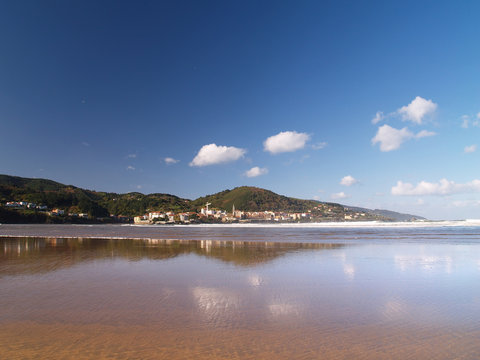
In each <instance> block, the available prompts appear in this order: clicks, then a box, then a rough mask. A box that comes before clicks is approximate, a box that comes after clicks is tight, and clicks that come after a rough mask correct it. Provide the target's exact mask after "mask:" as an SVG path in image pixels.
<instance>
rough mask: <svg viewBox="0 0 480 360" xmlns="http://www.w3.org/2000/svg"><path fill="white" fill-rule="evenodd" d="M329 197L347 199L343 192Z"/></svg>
mask: <svg viewBox="0 0 480 360" xmlns="http://www.w3.org/2000/svg"><path fill="white" fill-rule="evenodd" d="M330 197H331V198H332V199H346V198H347V197H348V195H347V194H345V193H344V192H343V191H342V192H339V193H335V194H332V195H330Z"/></svg>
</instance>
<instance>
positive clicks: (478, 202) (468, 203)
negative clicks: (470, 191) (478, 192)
mask: <svg viewBox="0 0 480 360" xmlns="http://www.w3.org/2000/svg"><path fill="white" fill-rule="evenodd" d="M452 205H453V206H455V207H467V206H480V200H457V201H454V202H453V203H452Z"/></svg>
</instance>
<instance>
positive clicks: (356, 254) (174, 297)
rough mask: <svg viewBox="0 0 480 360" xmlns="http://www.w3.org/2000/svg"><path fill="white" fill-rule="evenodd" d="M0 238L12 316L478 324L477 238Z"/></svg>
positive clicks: (5, 299)
mask: <svg viewBox="0 0 480 360" xmlns="http://www.w3.org/2000/svg"><path fill="white" fill-rule="evenodd" d="M2 241H3V244H2V248H3V254H2V257H1V261H0V270H1V271H0V274H2V275H0V276H1V277H0V279H2V282H0V293H2V294H5V295H3V296H2V298H1V299H0V308H2V309H4V311H6V312H9V311H10V312H12V313H15V317H17V318H18V317H19V318H22V317H23V318H24V319H29V320H32V319H35V317H39V318H41V319H43V320H45V319H52V320H54V319H55V320H57V321H61V320H62V319H66V318H68V319H71V318H72V317H75V314H76V313H78V314H81V315H78V316H81V317H82V319H88V318H89V317H91V318H92V319H93V318H97V319H98V318H100V319H103V318H105V319H107V318H108V319H110V318H112V317H113V318H116V317H119V318H122V317H125V316H128V314H129V313H130V312H132V314H137V315H135V316H138V314H144V321H147V322H148V321H153V319H169V321H170V322H169V323H178V324H183V325H182V326H184V325H185V324H188V323H189V322H191V323H193V324H196V323H201V324H203V325H202V326H207V327H219V326H226V325H228V326H233V325H235V324H262V323H264V322H273V323H275V322H282V323H283V322H285V321H288V322H295V321H297V322H301V323H302V324H309V325H310V326H319V325H320V324H349V326H353V325H355V324H359V325H360V324H368V323H371V324H375V323H378V322H380V323H383V322H385V323H393V324H396V323H398V324H420V323H421V324H440V325H441V324H444V325H445V324H448V325H452V324H464V323H469V324H472V323H478V322H479V321H480V302H479V298H480V287H479V286H478V284H479V280H480V259H479V256H480V245H474V244H470V245H465V244H464V245H455V244H416V243H410V244H408V243H400V244H392V243H388V244H385V245H382V244H364V245H355V246H326V245H325V244H324V245H322V246H313V245H309V246H302V245H301V244H296V245H295V246H291V245H288V244H283V245H278V244H275V243H272V242H268V243H254V244H252V243H248V242H238V243H232V242H228V241H223V242H220V241H202V242H186V243H179V242H176V241H169V242H168V243H167V242H162V241H158V240H155V241H150V242H135V241H132V242H130V243H128V242H126V241H123V240H122V241H103V242H95V241H92V240H83V241H74V240H72V239H68V240H65V239H54V240H48V241H43V242H41V241H18V242H15V241H9V242H8V241H5V240H2ZM52 294H53V295H56V296H52ZM93 294H94V296H93ZM35 299H41V301H35ZM60 301H61V302H62V303H61V304H59V303H57V302H60ZM65 304H68V307H67V306H65ZM190 306H193V307H194V308H195V309H196V311H195V312H193V313H192V312H191V311H189V310H188V309H190ZM33 309H34V310H33ZM52 309H55V311H53V310H52ZM62 309H64V310H65V311H67V309H68V311H70V314H69V315H68V316H67V315H66V314H67V313H66V312H65V313H62V311H61V310H62ZM72 309H74V311H73V312H72ZM182 309H183V310H182ZM98 314H102V315H101V316H100V315H98ZM196 316H197V317H196ZM133 317H134V316H133V315H131V317H130V318H133ZM7 318H8V317H7Z"/></svg>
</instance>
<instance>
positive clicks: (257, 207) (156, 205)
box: [0, 175, 424, 221]
mask: <svg viewBox="0 0 480 360" xmlns="http://www.w3.org/2000/svg"><path fill="white" fill-rule="evenodd" d="M8 201H27V202H32V203H36V204H43V205H46V206H48V207H49V208H62V209H65V210H66V211H68V212H73V213H75V212H76V213H88V214H89V215H91V216H92V217H107V216H109V215H116V216H119V215H123V216H135V215H141V214H144V213H146V212H149V211H174V212H187V211H192V212H198V211H199V210H200V209H201V208H202V207H203V206H204V205H205V204H206V203H210V204H211V207H213V208H217V209H220V210H224V211H231V210H232V208H233V206H235V208H236V209H237V210H243V211H253V212H255V211H258V212H261V211H275V212H279V211H284V212H312V211H317V212H318V213H319V214H320V216H321V214H322V211H323V213H325V214H327V215H331V216H333V215H335V216H336V217H337V218H344V216H345V214H347V213H350V212H351V213H352V214H353V213H354V212H356V211H363V212H365V213H368V214H370V215H371V216H372V217H373V218H375V217H378V219H379V220H390V221H391V220H397V221H398V220H399V219H403V220H400V221H410V220H417V219H424V218H423V217H421V216H415V215H409V214H402V213H397V212H394V211H390V210H371V209H365V208H360V207H350V206H345V205H342V204H337V203H331V202H322V201H318V200H304V199H297V198H293V197H288V196H284V195H279V194H276V193H274V192H273V191H270V190H267V189H262V188H258V187H252V186H239V187H236V188H234V189H231V190H230V189H226V190H223V191H220V192H218V193H215V194H210V195H205V196H202V197H199V198H197V199H194V200H191V199H185V198H181V197H178V196H176V195H171V194H164V193H153V194H143V193H140V192H130V193H122V194H119V193H113V192H102V191H93V190H87V189H82V188H79V187H76V186H73V185H65V184H62V183H59V182H56V181H53V180H50V179H40V178H23V177H19V176H11V175H0V202H1V204H2V205H4V204H5V203H6V202H8ZM387 215H388V216H387ZM331 216H330V217H331ZM327 218H328V216H327V217H325V220H326V219H327ZM345 218H346V217H345Z"/></svg>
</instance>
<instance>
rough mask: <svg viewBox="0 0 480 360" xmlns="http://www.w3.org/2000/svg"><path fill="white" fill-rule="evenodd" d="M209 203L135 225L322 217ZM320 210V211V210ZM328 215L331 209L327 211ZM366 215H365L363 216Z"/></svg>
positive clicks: (147, 217)
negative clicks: (228, 208)
mask: <svg viewBox="0 0 480 360" xmlns="http://www.w3.org/2000/svg"><path fill="white" fill-rule="evenodd" d="M208 205H210V204H209V203H207V204H206V206H205V207H203V208H202V209H201V210H200V212H182V213H177V214H175V213H174V212H171V211H169V212H159V211H154V212H149V213H147V214H145V215H141V216H136V217H135V218H134V222H135V224H155V223H159V224H174V223H184V224H188V223H194V222H201V223H203V222H212V221H213V222H223V223H229V222H291V221H295V222H298V221H301V222H303V221H311V220H312V219H313V218H314V217H315V218H317V217H321V215H319V214H315V215H314V214H312V211H310V210H309V211H307V212H284V211H278V212H275V211H241V210H236V209H235V205H234V206H233V208H232V211H231V212H227V211H225V210H219V209H210V208H209V207H208ZM318 210H320V209H318ZM326 212H327V216H328V213H329V212H331V209H327V211H326ZM362 214H363V213H358V214H356V213H352V214H348V215H347V214H345V215H343V214H342V217H344V218H343V219H342V220H353V219H357V218H359V217H361V216H362ZM363 215H364V214H363Z"/></svg>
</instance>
